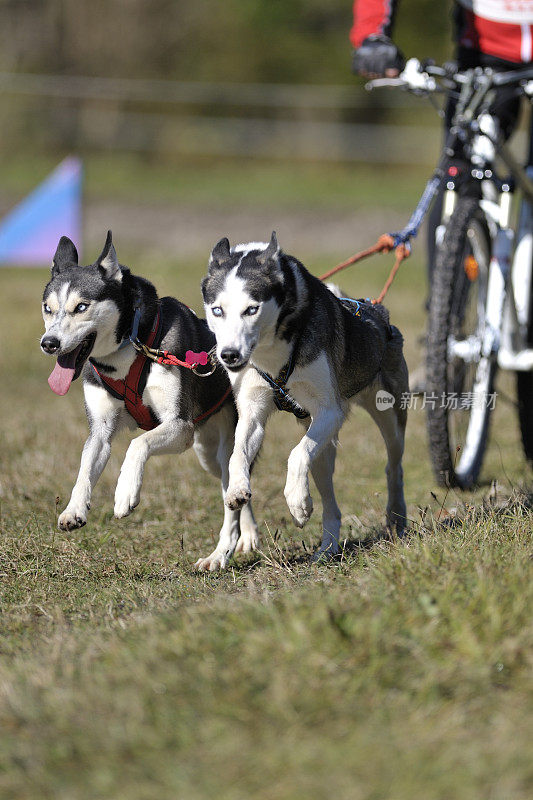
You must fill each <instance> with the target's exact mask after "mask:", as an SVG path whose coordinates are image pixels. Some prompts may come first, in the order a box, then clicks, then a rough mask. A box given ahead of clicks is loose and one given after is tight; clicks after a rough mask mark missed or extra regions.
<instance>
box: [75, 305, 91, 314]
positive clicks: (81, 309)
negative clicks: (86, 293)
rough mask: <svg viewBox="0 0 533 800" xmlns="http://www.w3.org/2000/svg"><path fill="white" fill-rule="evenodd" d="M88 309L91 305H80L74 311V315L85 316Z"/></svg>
mask: <svg viewBox="0 0 533 800" xmlns="http://www.w3.org/2000/svg"><path fill="white" fill-rule="evenodd" d="M88 308H89V303H78V305H77V306H76V308H75V309H74V313H75V314H83V312H84V311H87V309H88Z"/></svg>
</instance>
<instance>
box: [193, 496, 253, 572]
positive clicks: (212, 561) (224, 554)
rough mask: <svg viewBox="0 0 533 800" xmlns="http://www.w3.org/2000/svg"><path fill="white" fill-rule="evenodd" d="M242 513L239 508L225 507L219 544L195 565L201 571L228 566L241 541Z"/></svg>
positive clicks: (213, 570)
mask: <svg viewBox="0 0 533 800" xmlns="http://www.w3.org/2000/svg"><path fill="white" fill-rule="evenodd" d="M222 496H224V493H223V495H222ZM240 513H241V512H240V510H239V509H238V510H236V511H232V510H231V509H230V508H228V507H227V506H225V507H224V522H223V524H222V528H221V529H220V534H219V537H218V544H217V546H216V547H215V549H214V550H213V552H212V553H210V555H208V556H207V558H199V559H198V561H197V562H196V563H195V565H194V566H195V568H196V569H198V570H199V571H200V572H207V571H209V572H215V571H216V570H219V569H225V568H226V567H227V566H228V562H229V560H230V558H231V557H232V555H233V553H234V552H235V548H236V546H237V542H238V541H239V517H240Z"/></svg>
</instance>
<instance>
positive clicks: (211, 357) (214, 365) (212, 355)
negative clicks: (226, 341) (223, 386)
mask: <svg viewBox="0 0 533 800" xmlns="http://www.w3.org/2000/svg"><path fill="white" fill-rule="evenodd" d="M215 353H216V346H215V347H212V348H211V350H209V351H208V353H207V355H208V356H209V361H210V362H211V366H212V369H211V370H210V371H209V372H198V366H199V365H198V366H196V367H191V370H192V372H194V374H195V375H198V377H199V378H209V376H210V375H212V374H213V372H214V371H215V370H216V368H217V367H218V361H217V359H216V357H215Z"/></svg>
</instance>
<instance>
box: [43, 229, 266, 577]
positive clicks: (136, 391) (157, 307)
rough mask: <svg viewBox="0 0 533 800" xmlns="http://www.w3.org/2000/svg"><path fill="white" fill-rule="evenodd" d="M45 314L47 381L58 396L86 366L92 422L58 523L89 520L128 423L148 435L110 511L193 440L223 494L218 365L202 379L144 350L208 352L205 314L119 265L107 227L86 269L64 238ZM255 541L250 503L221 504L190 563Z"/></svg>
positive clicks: (226, 424)
mask: <svg viewBox="0 0 533 800" xmlns="http://www.w3.org/2000/svg"><path fill="white" fill-rule="evenodd" d="M42 311H43V318H44V324H45V328H46V332H45V334H44V336H43V337H42V339H41V349H42V350H43V352H44V353H47V354H50V355H54V356H56V357H57V363H56V366H55V367H54V370H53V372H52V374H51V375H50V378H49V379H48V383H49V385H50V387H51V389H52V390H53V391H54V392H55V393H56V394H58V395H64V394H66V392H67V391H68V390H69V387H70V384H71V382H72V381H73V380H76V378H78V377H79V375H80V374H81V373H82V371H83V384H84V385H83V388H84V395H85V408H86V411H87V417H88V421H89V429H90V433H89V437H88V439H87V441H86V442H85V446H84V448H83V453H82V457H81V465H80V470H79V474H78V479H77V481H76V484H75V486H74V488H73V490H72V496H71V498H70V501H69V503H68V505H67V507H66V509H65V510H64V511H63V513H62V514H61V515H60V517H59V520H58V524H59V527H60V528H61V529H63V530H72V529H74V528H80V527H81V526H82V525H85V523H86V521H87V512H88V510H89V508H90V503H91V492H92V489H93V487H94V485H95V483H96V481H97V480H98V478H99V477H100V475H101V473H102V471H103V469H104V467H105V465H106V463H107V460H108V458H109V454H110V451H111V441H112V439H113V437H114V435H115V433H116V432H117V431H118V430H119V429H121V428H123V427H126V426H127V427H129V428H135V427H136V425H137V426H139V427H141V428H143V429H144V430H145V431H146V432H145V433H142V434H141V435H140V436H138V437H137V438H135V439H133V440H132V442H131V444H130V446H129V448H128V450H127V453H126V457H125V459H124V463H123V464H122V468H121V470H120V476H119V479H118V483H117V487H116V492H115V509H114V511H115V516H116V517H126V516H127V515H128V514H130V513H131V512H132V511H133V509H134V508H135V507H136V506H137V504H138V503H139V499H140V492H141V484H142V479H143V472H144V466H145V464H146V461H147V459H148V458H149V457H150V456H151V455H154V454H156V453H183V452H184V451H185V450H187V449H188V448H189V447H191V446H193V447H194V449H195V451H196V454H197V456H198V459H199V461H200V464H201V465H202V467H203V468H204V469H206V470H209V471H210V472H212V473H213V474H214V475H216V476H218V477H219V478H221V480H222V491H223V494H225V492H226V490H227V486H228V462H229V457H230V455H231V451H232V448H233V440H234V431H235V424H236V411H235V406H234V401H233V397H232V394H231V386H230V384H229V381H228V379H227V376H226V374H225V372H224V370H220V369H217V370H215V371H214V373H213V374H211V375H210V376H209V377H205V378H203V379H202V378H201V377H199V376H198V375H197V374H194V373H193V371H192V369H187V368H186V363H187V362H185V363H184V362H181V363H182V365H183V366H178V367H169V366H164V365H162V364H160V363H156V362H155V361H154V360H150V359H148V358H147V357H146V356H145V355H143V351H142V347H143V344H148V345H150V346H152V345H154V346H155V347H153V352H155V349H156V348H162V349H164V350H166V351H169V352H170V353H183V352H184V351H185V349H186V348H191V349H192V351H209V350H210V348H212V347H213V344H214V336H213V334H212V333H211V332H210V331H209V329H208V327H207V325H206V323H205V320H201V319H198V317H197V316H196V315H195V314H194V312H193V311H191V310H190V309H189V308H187V306H185V305H184V304H183V303H180V302H179V301H178V300H176V299H174V298H173V297H163V298H161V299H159V298H158V296H157V293H156V290H155V288H154V286H153V285H152V284H151V283H150V282H149V281H147V280H145V279H144V278H140V277H137V276H135V275H132V274H131V272H130V270H129V269H128V268H127V267H123V266H122V265H120V264H119V263H118V260H117V254H116V251H115V248H114V246H113V243H112V237H111V231H109V232H108V235H107V240H106V243H105V246H104V249H103V251H102V253H101V255H100V257H99V258H98V259H97V261H96V262H95V263H94V264H92V265H90V266H79V264H78V253H77V251H76V247H75V246H74V244H73V242H71V241H70V239H68V238H67V237H65V236H63V237H62V238H61V240H60V242H59V245H58V247H57V251H56V254H55V256H54V260H53V264H52V276H51V280H50V282H49V283H48V285H47V286H46V288H45V290H44V294H43V305H42ZM134 345H136V346H135V347H134ZM138 351H140V353H139V354H138ZM152 355H153V354H152ZM167 355H168V353H167ZM193 355H194V356H196V353H195V352H194V353H193ZM198 355H201V354H198ZM204 357H205V353H204ZM193 363H194V362H193ZM204 372H205V368H204ZM257 545H258V537H257V527H256V524H255V521H254V518H253V514H252V511H251V509H248V510H247V509H246V508H243V509H242V511H240V512H239V511H238V510H237V509H233V510H231V509H230V508H229V506H226V508H225V510H224V523H223V526H222V530H221V531H220V538H219V543H218V546H217V548H216V549H215V551H214V552H213V553H212V554H211V555H210V556H208V558H204V559H199V560H198V561H197V562H196V565H195V566H196V567H198V569H201V570H205V569H211V570H214V569H218V568H223V567H225V566H226V564H227V561H228V559H229V558H230V557H231V555H232V554H233V552H234V551H235V550H236V549H237V550H242V551H249V550H251V549H253V548H255V547H257Z"/></svg>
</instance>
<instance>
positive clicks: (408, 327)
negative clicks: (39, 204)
mask: <svg viewBox="0 0 533 800" xmlns="http://www.w3.org/2000/svg"><path fill="white" fill-rule="evenodd" d="M272 180H273V181H274V180H275V176H274V177H273V178H272ZM154 191H155V190H154ZM123 256H124V260H125V261H126V262H127V263H128V262H130V261H131V266H132V268H135V267H136V266H138V265H136V262H135V253H133V252H130V253H128V252H124V253H123ZM335 260H336V256H335V257H333V256H332V258H331V259H330V260H328V261H327V263H326V260H324V261H323V262H320V263H319V262H317V263H311V264H310V266H311V267H312V269H313V271H315V272H316V273H318V272H320V271H322V270H323V269H325V268H326V267H328V266H331V263H334V261H335ZM388 266H389V260H388V259H386V258H382V259H376V262H375V264H373V265H372V268H365V267H360V268H354V269H352V270H350V271H348V272H347V273H345V277H343V279H342V283H343V285H344V286H345V287H346V290H347V291H348V292H353V293H354V294H356V296H359V295H361V294H365V295H366V294H369V295H374V294H376V293H377V292H378V291H379V289H380V288H381V285H382V283H383V281H384V278H385V276H386V273H387V271H388ZM203 269H204V259H201V260H198V262H196V263H188V264H187V265H184V264H181V263H179V262H170V263H165V264H163V263H162V262H161V261H159V260H158V258H157V257H156V256H153V257H152V258H150V255H149V254H146V256H145V258H144V260H143V264H142V267H140V265H139V266H138V270H139V271H142V273H143V274H145V275H146V276H149V277H151V278H152V279H153V280H154V282H155V283H156V285H157V286H158V289H159V291H160V293H161V294H166V293H170V294H175V293H177V292H178V291H179V292H180V295H181V297H182V299H183V300H184V301H185V302H187V303H189V304H190V305H192V306H193V307H195V308H196V309H199V292H198V282H199V278H200V276H201V275H202V272H203ZM421 274H422V267H421V264H420V262H417V261H416V260H413V261H411V262H407V263H406V265H405V266H404V267H402V272H401V273H400V275H399V276H398V278H397V279H396V283H395V284H394V287H393V289H392V290H391V292H390V296H389V297H390V299H389V306H390V308H391V313H392V318H393V320H394V322H395V323H397V324H398V325H399V327H400V328H401V329H402V330H403V332H404V334H405V336H406V352H407V357H408V361H409V363H410V365H411V366H415V365H416V363H417V361H418V359H419V357H420V354H419V351H418V348H417V346H416V340H417V337H418V336H420V335H421V333H422V331H423V326H424V313H423V308H422V297H423V291H424V290H423V285H422V281H421ZM0 279H1V281H2V299H3V302H2V327H1V330H0V335H1V341H2V348H1V351H0V359H1V373H2V376H3V377H2V393H1V401H0V419H1V422H0V425H1V431H0V449H1V459H2V469H1V478H0V480H1V483H0V501H1V505H0V514H1V515H0V536H1V543H2V549H1V551H0V552H1V563H0V578H1V580H0V608H1V612H2V613H1V616H0V630H1V633H2V636H1V639H0V651H1V654H0V796H1V797H5V798H9V800H12V799H16V798H39V799H40V798H53V800H57V799H59V800H78V799H79V800H85V799H86V798H105V800H109V799H110V798H113V800H115V798H116V799H117V800H144V799H145V798H146V800H148V799H150V800H159V798H161V800H166V799H167V798H187V800H189V798H190V799H191V800H196V799H198V800H204V798H208V797H219V798H222V800H226V799H227V800H241V799H242V800H248V799H249V798H259V799H261V800H296V799H297V798H298V799H299V798H311V800H314V798H317V800H322V798H327V797H330V796H334V797H337V798H340V800H359V798H361V800H389V798H394V800H450V799H451V798H453V800H479V798H490V800H526V798H528V797H530V796H531V794H532V792H533V767H532V764H533V759H532V757H531V756H532V752H531V741H532V740H533V722H532V720H533V714H532V711H533V697H532V694H533V684H532V681H531V675H532V668H533V656H532V653H533V649H532V647H533V624H532V619H533V616H532V609H533V590H532V586H533V582H532V581H531V578H532V574H531V571H532V570H531V564H532V560H531V556H532V550H533V548H532V545H531V526H532V521H533V515H532V512H531V510H530V509H529V508H528V506H527V505H525V504H524V503H522V502H518V501H517V500H513V501H512V502H510V503H507V504H505V503H504V504H502V505H501V506H500V505H498V507H497V508H496V509H495V508H492V507H491V506H490V505H489V504H488V502H487V501H484V499H483V498H484V497H486V495H487V493H488V488H489V486H490V483H491V481H492V480H493V479H497V480H498V494H499V498H505V497H507V496H509V495H511V494H512V493H513V491H514V490H515V489H516V488H517V487H519V486H521V485H523V484H524V483H525V482H526V481H527V480H528V479H529V475H528V473H527V472H526V467H525V463H524V460H523V458H522V455H521V451H520V443H519V434H518V429H517V424H516V414H515V410H514V408H513V406H512V402H511V401H506V400H505V399H504V397H503V395H502V394H500V396H499V398H498V402H497V407H496V412H495V420H494V424H493V427H492V434H491V443H490V446H489V449H488V453H487V461H486V467H485V469H484V472H483V475H482V484H483V485H482V486H481V488H480V489H479V490H478V491H477V492H476V493H473V494H464V495H460V494H458V493H454V492H452V493H450V494H449V495H447V496H445V495H444V493H443V492H442V490H440V489H438V488H437V487H435V485H434V483H433V478H432V475H431V470H430V465H429V459H428V455H427V443H426V435H425V420H424V414H423V412H422V411H420V410H414V411H412V413H411V415H410V419H409V423H408V437H407V447H406V456H405V483H406V498H407V502H408V511H409V516H410V517H411V519H412V520H413V533H412V535H411V536H410V537H409V538H408V539H407V540H406V541H405V542H388V541H385V540H383V539H381V540H379V539H378V540H374V539H375V535H376V532H377V531H379V529H380V527H381V526H382V524H383V517H384V507H385V479H384V473H383V470H384V451H383V446H382V444H381V443H380V440H379V435H378V433H377V430H374V429H373V428H372V427H371V426H370V425H369V421H368V418H367V417H365V416H364V415H363V414H362V413H361V412H358V411H355V412H354V414H353V416H352V418H351V419H350V420H349V421H348V422H347V424H346V426H345V428H344V429H343V431H342V434H341V446H340V449H339V459H338V468H337V472H336V487H337V492H338V497H339V502H340V505H341V508H342V510H343V514H344V524H343V537H344V538H345V539H346V544H345V549H344V554H343V558H342V560H341V561H339V562H336V563H334V564H332V565H330V566H316V565H312V564H310V563H309V559H308V554H309V553H310V552H311V550H312V548H313V547H314V546H316V543H317V541H318V539H319V511H320V508H319V503H318V501H317V503H316V505H317V509H316V511H315V516H314V517H313V519H312V520H311V522H310V524H309V526H308V527H307V528H306V529H305V530H304V531H298V530H297V529H296V528H294V526H293V525H292V523H291V522H290V518H289V515H288V512H287V509H286V506H285V503H284V500H283V493H282V489H283V483H284V471H285V469H286V462H287V456H288V453H289V451H290V448H291V447H292V446H293V444H295V443H296V441H297V438H298V428H297V425H296V423H295V422H294V420H292V418H290V417H289V415H283V414H278V415H277V416H276V417H275V419H274V420H273V421H272V423H271V425H270V427H269V429H268V431H267V438H266V443H265V447H264V452H263V455H262V458H261V459H260V462H259V464H258V467H257V471H256V473H255V476H254V482H253V489H254V492H255V497H254V500H255V508H256V513H257V518H258V522H259V525H260V528H261V533H262V538H263V553H264V555H263V556H259V557H255V556H254V557H249V558H246V559H238V560H236V561H235V562H234V563H233V564H232V565H231V568H230V569H229V570H228V571H227V572H226V573H224V574H223V575H203V574H202V575H199V574H196V573H194V572H193V571H192V569H191V565H192V563H194V561H195V560H196V558H198V556H199V555H206V554H207V553H208V552H209V551H210V549H212V546H213V542H214V541H215V540H216V537H217V533H218V528H219V525H220V517H221V502H220V497H219V488H218V486H217V485H216V481H214V480H213V479H211V478H210V477H208V476H206V475H205V473H203V472H202V471H201V470H200V468H199V466H198V464H197V463H196V461H195V458H194V456H193V455H192V453H187V454H185V456H183V457H179V458H178V457H171V456H165V457H161V458H160V459H153V460H152V461H151V462H149V464H148V467H147V469H146V474H145V480H144V488H143V494H142V499H141V504H140V506H139V508H138V509H137V510H136V511H135V513H134V514H133V515H132V516H131V517H129V518H127V519H125V520H121V521H118V520H115V519H113V517H112V497H113V491H114V484H115V482H116V478H117V475H118V470H119V468H120V463H121V457H122V456H123V454H124V452H125V448H126V446H127V441H128V437H127V436H125V437H123V438H121V439H119V441H118V442H117V443H116V445H115V448H114V451H113V455H112V457H111V460H110V463H109V465H108V467H107V469H106V471H105V473H104V475H103V476H102V479H101V482H100V484H99V485H98V487H97V489H96V491H95V494H94V498H93V509H92V511H91V516H90V517H89V523H88V524H87V526H86V527H85V528H83V529H81V530H79V531H75V532H72V533H70V534H65V533H63V532H59V531H58V530H57V529H56V519H57V514H58V510H61V509H62V508H63V507H64V506H65V504H66V502H67V500H68V496H69V493H70V489H71V488H72V484H73V482H74V479H75V476H76V473H77V469H78V466H79V457H80V452H81V447H82V444H83V441H84V438H85V431H86V424H85V420H84V412H83V404H82V396H81V386H80V385H79V383H76V384H74V385H73V387H72V389H71V391H70V392H69V394H68V395H67V396H66V397H64V398H58V397H56V396H54V395H53V394H52V393H51V392H50V390H49V388H48V386H47V384H46V378H47V375H48V373H49V371H50V370H51V362H50V360H49V359H47V358H46V357H45V356H44V355H42V354H41V353H40V351H39V348H38V339H39V336H40V334H41V327H42V323H41V320H40V313H39V301H40V295H41V292H42V288H43V286H44V283H45V281H46V280H47V273H46V271H44V270H42V271H15V270H5V271H2V273H1V275H0ZM178 287H179V289H178ZM498 388H499V389H500V391H502V390H503V391H504V392H505V394H506V395H509V396H510V397H512V396H513V387H512V383H511V382H510V381H509V380H507V381H501V382H500V384H499V387H498ZM441 507H442V508H444V509H447V510H452V509H453V508H454V507H455V508H457V509H458V510H459V512H460V516H461V517H462V518H463V522H461V523H459V524H456V525H448V526H443V525H437V524H436V523H435V519H436V518H437V517H438V516H439V513H440V511H441ZM422 518H423V519H424V524H422Z"/></svg>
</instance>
